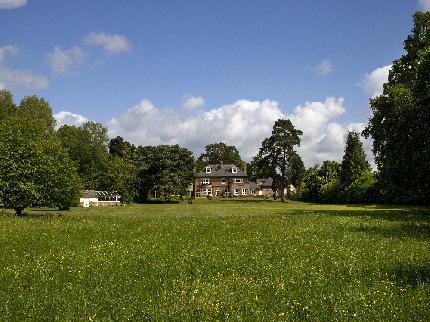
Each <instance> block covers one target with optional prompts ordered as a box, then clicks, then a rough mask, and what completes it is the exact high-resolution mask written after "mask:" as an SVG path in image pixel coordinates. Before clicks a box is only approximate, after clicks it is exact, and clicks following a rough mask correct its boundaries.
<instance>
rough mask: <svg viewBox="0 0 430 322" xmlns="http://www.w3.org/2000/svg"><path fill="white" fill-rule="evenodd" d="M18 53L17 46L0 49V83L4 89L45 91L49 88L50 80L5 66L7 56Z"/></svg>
mask: <svg viewBox="0 0 430 322" xmlns="http://www.w3.org/2000/svg"><path fill="white" fill-rule="evenodd" d="M17 52H18V50H17V48H16V47H15V46H11V45H7V46H2V47H0V83H2V86H3V87H26V88H30V89H44V88H47V87H48V86H49V82H48V79H47V78H46V77H44V76H39V75H36V74H34V73H33V72H31V71H28V70H19V69H11V68H9V67H7V66H6V65H5V63H6V56H7V55H15V54H16V53H17Z"/></svg>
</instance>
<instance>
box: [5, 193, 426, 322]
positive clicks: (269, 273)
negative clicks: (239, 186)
mask: <svg viewBox="0 0 430 322" xmlns="http://www.w3.org/2000/svg"><path fill="white" fill-rule="evenodd" d="M0 245H1V248H0V320H1V321H5V320H53V319H57V320H78V319H79V320H126V319H132V320H142V319H155V320H173V319H174V320H196V319H204V320H215V319H220V320H225V319H229V320H292V319H300V320H302V319H311V320H342V321H346V320H350V319H357V320H363V319H365V320H399V319H400V320H422V321H428V320H430V210H429V209H428V208H414V207H395V206H394V207H381V206H328V205H314V204H304V203H298V202H290V203H286V204H281V203H280V202H271V201H255V200H243V201H235V200H212V201H207V200H198V201H195V202H194V203H193V204H191V205H190V204H188V203H180V204H165V205H160V204H158V205H157V204H153V205H134V206H125V207H113V208H90V209H82V208H76V209H73V210H72V211H70V212H66V213H63V214H61V213H59V212H55V211H54V212H44V211H33V212H32V213H31V214H30V215H28V216H26V217H23V218H17V217H15V216H13V215H11V214H8V213H7V212H3V213H2V214H1V215H0Z"/></svg>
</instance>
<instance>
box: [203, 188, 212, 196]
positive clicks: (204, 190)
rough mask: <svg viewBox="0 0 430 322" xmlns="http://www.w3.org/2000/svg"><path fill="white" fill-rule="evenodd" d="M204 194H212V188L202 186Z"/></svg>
mask: <svg viewBox="0 0 430 322" xmlns="http://www.w3.org/2000/svg"><path fill="white" fill-rule="evenodd" d="M201 191H202V196H212V189H210V188H209V189H208V188H202V190H201Z"/></svg>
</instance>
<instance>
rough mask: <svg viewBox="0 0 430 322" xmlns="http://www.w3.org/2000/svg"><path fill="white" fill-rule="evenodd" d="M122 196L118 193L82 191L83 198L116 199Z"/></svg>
mask: <svg viewBox="0 0 430 322" xmlns="http://www.w3.org/2000/svg"><path fill="white" fill-rule="evenodd" d="M115 196H118V197H119V196H120V194H119V193H118V192H116V191H113V192H111V191H96V190H82V191H81V198H98V197H115Z"/></svg>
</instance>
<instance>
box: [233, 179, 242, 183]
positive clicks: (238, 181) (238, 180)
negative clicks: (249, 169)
mask: <svg viewBox="0 0 430 322" xmlns="http://www.w3.org/2000/svg"><path fill="white" fill-rule="evenodd" d="M233 181H234V183H242V182H243V179H234V180H233Z"/></svg>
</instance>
